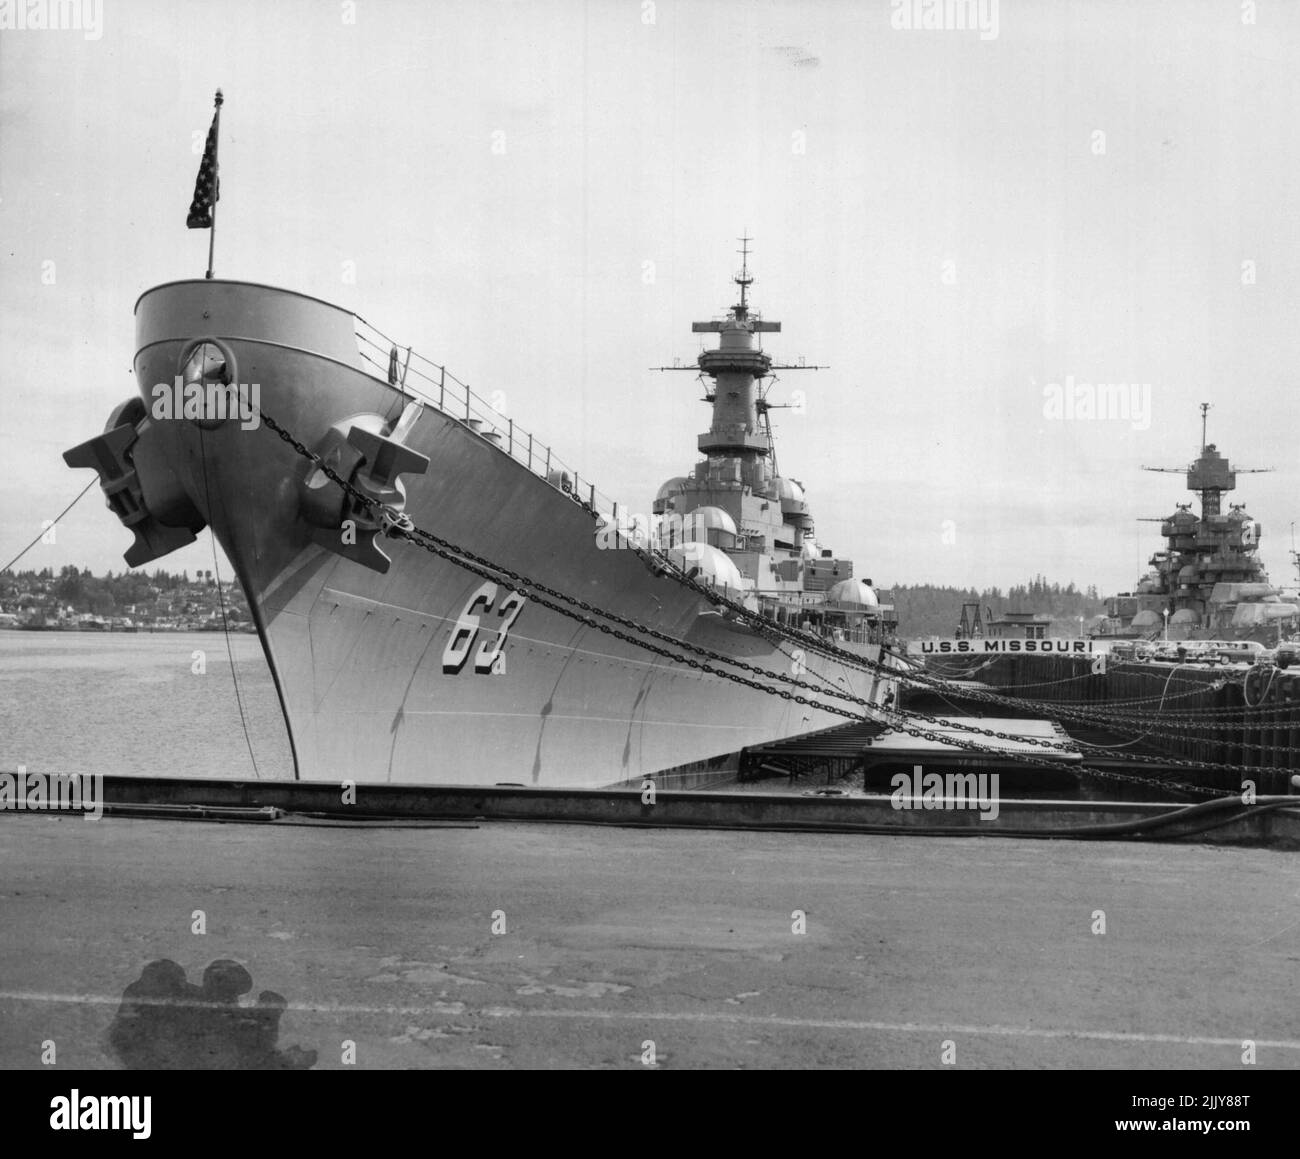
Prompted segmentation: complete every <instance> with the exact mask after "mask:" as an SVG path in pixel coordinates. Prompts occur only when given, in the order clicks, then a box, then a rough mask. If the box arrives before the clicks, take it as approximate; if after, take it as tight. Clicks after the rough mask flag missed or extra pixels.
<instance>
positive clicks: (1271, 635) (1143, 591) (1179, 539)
mask: <svg viewBox="0 0 1300 1159" xmlns="http://www.w3.org/2000/svg"><path fill="white" fill-rule="evenodd" d="M1208 410H1209V404H1207V403H1202V404H1201V449H1200V453H1199V454H1198V455H1197V457H1196V459H1195V460H1194V461H1193V462H1192V463H1191V464H1190V465H1188V466H1187V467H1185V468H1183V467H1147V468H1145V470H1148V471H1160V472H1163V473H1166V474H1183V473H1184V472H1185V473H1186V481H1187V489H1188V490H1189V491H1192V492H1195V493H1196V494H1197V495H1198V496H1199V498H1200V501H1201V513H1200V515H1199V516H1198V515H1196V514H1195V513H1194V512H1193V511H1192V509H1191V508H1192V505H1191V504H1190V503H1179V504H1177V505H1176V509H1175V511H1174V512H1173V514H1172V515H1168V516H1164V517H1163V518H1158V519H1149V520H1143V522H1151V523H1159V524H1160V534H1161V536H1163V537H1164V540H1165V547H1164V548H1163V549H1162V550H1160V551H1157V552H1156V553H1155V554H1154V555H1152V557H1151V560H1150V563H1151V571H1150V572H1148V573H1147V574H1146V575H1145V576H1143V577H1142V579H1141V580H1139V582H1138V584H1137V586H1136V588H1135V589H1134V590H1133V591H1131V592H1123V593H1121V594H1119V595H1117V596H1112V597H1111V598H1110V599H1109V600H1107V604H1106V614H1105V615H1104V617H1103V618H1102V619H1101V620H1100V621H1099V622H1098V623H1097V625H1096V627H1095V628H1094V630H1093V633H1092V634H1093V635H1094V636H1095V637H1097V638H1103V639H1120V640H1154V639H1156V638H1157V637H1160V636H1164V637H1165V638H1167V639H1169V640H1254V641H1256V642H1257V643H1260V644H1265V645H1273V644H1277V643H1279V642H1281V641H1282V640H1283V639H1286V638H1290V637H1291V636H1292V635H1294V633H1295V632H1296V630H1297V626H1298V620H1300V608H1298V607H1297V606H1296V605H1295V604H1294V603H1290V602H1288V601H1286V600H1284V599H1283V598H1282V592H1281V590H1280V589H1279V588H1277V587H1275V586H1274V585H1273V584H1271V583H1270V582H1269V578H1268V573H1267V572H1266V571H1265V569H1264V564H1263V561H1262V560H1261V559H1260V558H1259V545H1260V539H1261V536H1262V535H1263V528H1262V527H1261V526H1260V524H1259V522H1258V521H1257V520H1255V519H1253V518H1251V516H1250V515H1249V514H1248V513H1247V511H1246V507H1245V504H1242V503H1231V504H1229V505H1228V510H1227V511H1225V510H1223V496H1224V495H1225V494H1226V493H1227V492H1229V491H1232V490H1235V489H1236V486H1237V475H1238V474H1257V473H1259V471H1260V470H1261V469H1260V468H1241V467H1237V468H1234V467H1233V466H1232V465H1231V464H1230V462H1229V461H1228V460H1227V459H1226V458H1225V457H1224V456H1223V455H1222V454H1221V453H1220V452H1219V449H1218V447H1217V446H1215V444H1214V443H1210V442H1207V441H1206V414H1207V412H1208Z"/></svg>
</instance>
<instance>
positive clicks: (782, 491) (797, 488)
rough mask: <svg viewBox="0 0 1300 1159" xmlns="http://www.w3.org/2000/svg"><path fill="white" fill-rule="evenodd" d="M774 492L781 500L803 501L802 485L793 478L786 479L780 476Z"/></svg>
mask: <svg viewBox="0 0 1300 1159" xmlns="http://www.w3.org/2000/svg"><path fill="white" fill-rule="evenodd" d="M776 493H777V495H779V496H780V497H781V499H783V500H786V499H788V500H792V501H794V502H795V503H802V502H803V501H804V496H803V487H802V486H801V485H800V484H799V483H797V482H796V481H795V480H794V479H787V478H785V477H784V476H782V477H781V480H780V482H779V483H778V484H777V488H776Z"/></svg>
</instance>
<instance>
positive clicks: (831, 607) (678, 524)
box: [653, 237, 897, 643]
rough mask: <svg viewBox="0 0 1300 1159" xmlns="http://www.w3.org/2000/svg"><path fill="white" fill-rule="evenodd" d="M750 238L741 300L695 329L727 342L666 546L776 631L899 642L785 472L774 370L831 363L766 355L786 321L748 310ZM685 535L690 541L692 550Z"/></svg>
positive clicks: (704, 360) (716, 357) (712, 367)
mask: <svg viewBox="0 0 1300 1159" xmlns="http://www.w3.org/2000/svg"><path fill="white" fill-rule="evenodd" d="M749 241H750V239H749V238H748V237H745V238H742V239H741V242H742V243H743V248H742V250H741V255H742V266H741V269H740V271H739V273H737V274H736V276H735V277H734V279H733V281H734V282H735V284H736V285H737V286H738V287H739V290H740V300H739V301H738V302H737V303H736V304H735V305H734V306H732V307H731V309H730V310H729V311H728V312H727V314H726V316H725V317H724V318H722V319H721V320H714V321H707V322H694V323H692V325H691V330H692V332H694V333H697V334H717V335H718V345H717V346H716V347H715V348H712V349H706V350H703V351H702V352H701V353H700V355H699V357H698V358H697V360H696V363H697V366H698V372H699V375H700V378H701V379H702V380H705V382H706V386H707V390H706V394H705V398H704V401H705V402H707V403H708V404H710V406H711V408H712V411H711V413H712V422H711V423H710V425H709V429H708V430H707V431H705V432H703V433H702V434H701V435H700V436H699V440H698V445H699V449H700V451H701V452H702V453H703V454H704V456H705V457H704V458H703V459H702V460H701V461H700V462H698V463H697V464H696V465H695V467H694V469H693V470H692V472H691V474H689V475H686V476H676V477H674V478H671V479H669V480H668V481H667V482H666V483H664V485H663V486H662V487H661V488H660V489H659V493H658V495H657V496H656V497H655V501H654V507H653V511H654V514H655V516H656V517H658V519H659V524H658V528H657V537H658V543H659V546H660V547H661V548H663V549H665V550H667V551H668V552H670V553H671V554H674V555H680V556H681V558H682V559H683V561H684V562H691V563H693V564H694V565H695V566H697V567H699V568H700V570H701V571H702V572H703V573H704V574H706V575H708V576H709V577H710V578H711V579H712V580H713V581H714V582H718V583H722V584H724V585H726V586H729V587H733V588H736V589H739V590H743V591H745V592H747V593H750V594H751V596H752V599H753V603H754V605H755V606H756V607H758V608H759V609H760V610H761V611H762V613H763V614H764V615H765V616H768V617H770V618H771V619H772V620H773V621H775V622H777V623H779V624H782V625H790V626H796V627H799V628H800V629H802V630H805V631H813V632H816V633H818V634H820V635H823V636H827V637H829V638H832V639H835V640H850V641H854V642H859V643H880V642H882V641H887V640H890V639H892V638H893V635H894V632H895V630H896V628H897V621H896V619H895V617H894V614H893V611H894V610H893V607H892V606H891V605H890V604H888V603H882V602H881V599H880V596H879V594H878V593H877V592H876V591H875V590H874V589H873V588H872V586H871V580H870V579H865V580H864V579H858V578H855V577H854V574H853V561H852V560H850V559H843V558H840V557H838V556H836V554H835V553H834V552H833V551H831V550H830V549H829V548H826V547H822V546H821V545H820V544H818V542H817V539H816V530H815V527H814V524H813V516H812V511H811V509H810V507H809V504H808V501H807V497H806V495H805V493H804V486H803V484H802V483H801V482H799V481H798V480H797V479H792V478H786V477H783V476H782V475H780V474H779V473H778V468H777V459H776V445H775V439H774V437H773V434H772V423H771V411H772V409H773V407H774V404H772V403H771V402H770V401H769V400H768V397H767V396H768V391H769V390H770V385H769V386H768V387H767V389H765V388H764V381H765V380H768V379H772V378H774V374H773V372H774V371H776V370H781V371H803V370H818V369H823V368H821V367H817V366H807V365H803V364H799V365H778V364H776V363H774V362H773V360H772V357H771V355H769V354H768V353H767V352H766V351H765V350H764V349H763V348H762V340H761V336H762V335H763V334H772V333H779V332H780V330H781V323H780V322H774V321H768V320H765V319H764V318H763V317H762V316H761V315H760V314H758V313H757V312H756V311H754V310H753V309H752V308H751V306H750V304H749V287H750V286H751V285H752V284H753V282H754V278H753V276H752V274H751V273H750V270H749ZM659 369H661V370H677V369H689V368H681V367H660V368H659ZM683 540H685V541H687V542H688V543H690V546H689V547H687V548H683V546H682V541H683ZM687 556H689V557H690V559H689V561H687V558H686V557H687Z"/></svg>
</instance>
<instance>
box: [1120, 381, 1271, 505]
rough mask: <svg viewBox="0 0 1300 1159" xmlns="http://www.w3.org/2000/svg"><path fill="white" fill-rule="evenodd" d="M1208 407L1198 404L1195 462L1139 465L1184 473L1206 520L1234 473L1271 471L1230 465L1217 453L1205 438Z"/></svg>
mask: <svg viewBox="0 0 1300 1159" xmlns="http://www.w3.org/2000/svg"><path fill="white" fill-rule="evenodd" d="M1209 410H1210V404H1209V403H1208V402H1203V403H1201V453H1200V455H1199V456H1198V457H1197V459H1196V460H1195V462H1193V463H1192V464H1191V465H1190V466H1187V467H1143V468H1142V470H1144V471H1157V472H1160V473H1163V474H1166V475H1181V474H1183V473H1186V475H1187V489H1188V490H1189V491H1197V492H1199V493H1200V496H1201V518H1202V519H1209V518H1210V517H1211V516H1215V515H1218V514H1219V513H1220V510H1221V507H1222V497H1223V493H1224V492H1225V491H1233V490H1235V489H1236V486H1237V476H1238V475H1263V474H1267V473H1268V472H1270V471H1272V470H1273V468H1272V467H1237V468H1233V467H1231V466H1230V465H1229V463H1228V460H1227V459H1225V458H1224V457H1223V456H1222V455H1220V454H1219V452H1218V450H1217V449H1216V448H1215V446H1214V444H1213V443H1207V442H1206V441H1205V438H1206V416H1207V415H1208V413H1209Z"/></svg>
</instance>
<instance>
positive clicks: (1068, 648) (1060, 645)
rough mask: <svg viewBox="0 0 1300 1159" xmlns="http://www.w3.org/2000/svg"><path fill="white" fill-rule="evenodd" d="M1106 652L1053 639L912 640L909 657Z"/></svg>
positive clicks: (1077, 642) (1076, 641) (1088, 642)
mask: <svg viewBox="0 0 1300 1159" xmlns="http://www.w3.org/2000/svg"><path fill="white" fill-rule="evenodd" d="M1094 650H1096V651H1101V650H1102V649H1099V648H1096V647H1095V641H1093V640H1080V639H1078V638H1077V637H1075V638H1062V637H1050V638H1048V639H1043V640H909V641H908V643H907V654H908V655H909V656H984V655H986V654H990V653H995V654H1007V653H1011V654H1014V655H1017V656H1020V655H1027V654H1028V655H1034V656H1043V655H1049V656H1091V655H1092V653H1093V652H1094Z"/></svg>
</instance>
